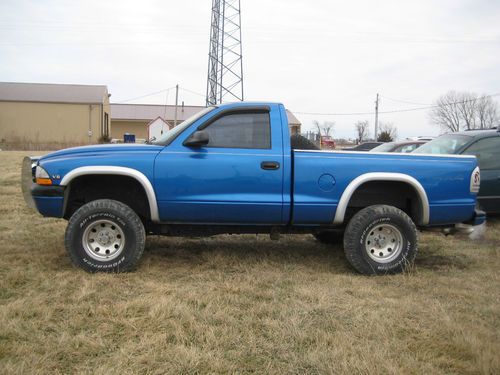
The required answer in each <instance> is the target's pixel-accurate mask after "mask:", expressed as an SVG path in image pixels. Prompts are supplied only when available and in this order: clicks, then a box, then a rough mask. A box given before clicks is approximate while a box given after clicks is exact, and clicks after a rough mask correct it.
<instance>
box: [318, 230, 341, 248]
mask: <svg viewBox="0 0 500 375" xmlns="http://www.w3.org/2000/svg"><path fill="white" fill-rule="evenodd" d="M313 236H314V238H316V239H317V240H318V241H319V242H321V243H324V244H326V245H338V244H342V243H343V241H344V231H341V230H332V231H324V232H318V233H313Z"/></svg>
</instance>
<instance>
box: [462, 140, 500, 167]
mask: <svg viewBox="0 0 500 375" xmlns="http://www.w3.org/2000/svg"><path fill="white" fill-rule="evenodd" d="M464 154H466V155H476V157H477V161H478V163H479V168H481V169H485V170H487V169H500V137H492V138H485V139H481V140H479V141H477V142H476V143H473V144H472V145H471V146H470V147H469V148H468V149H467V150H465V152H464Z"/></svg>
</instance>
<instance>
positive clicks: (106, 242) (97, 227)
mask: <svg viewBox="0 0 500 375" xmlns="http://www.w3.org/2000/svg"><path fill="white" fill-rule="evenodd" d="M82 244H83V249H84V250H85V252H86V253H87V255H88V256H90V257H91V258H93V259H95V260H99V261H107V260H112V259H115V258H116V257H117V256H119V255H120V253H121V252H122V251H123V248H124V246H125V234H124V233H123V230H122V228H121V227H120V226H119V225H118V224H116V223H115V222H113V221H110V220H97V221H95V222H93V223H92V224H90V225H89V226H88V227H87V228H86V229H85V231H84V232H83V237H82Z"/></svg>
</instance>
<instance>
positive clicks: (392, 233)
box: [365, 224, 403, 263]
mask: <svg viewBox="0 0 500 375" xmlns="http://www.w3.org/2000/svg"><path fill="white" fill-rule="evenodd" d="M402 249H403V235H402V234H401V231H400V230H399V229H398V228H396V227H395V226H394V225H391V224H379V225H376V226H375V227H373V228H372V229H371V230H370V232H369V233H368V235H367V236H366V240H365V251H366V254H368V256H369V257H370V258H371V259H372V260H374V261H375V262H377V263H389V262H392V261H393V260H394V259H395V258H397V257H398V256H399V254H400V253H401V250H402Z"/></svg>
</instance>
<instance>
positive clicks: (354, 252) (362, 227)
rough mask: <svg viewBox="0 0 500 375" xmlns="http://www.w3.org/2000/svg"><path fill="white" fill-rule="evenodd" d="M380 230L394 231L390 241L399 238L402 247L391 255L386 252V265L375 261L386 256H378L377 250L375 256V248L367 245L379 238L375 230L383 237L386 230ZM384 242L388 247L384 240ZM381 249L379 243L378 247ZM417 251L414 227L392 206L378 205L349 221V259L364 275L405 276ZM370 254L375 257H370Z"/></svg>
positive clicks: (346, 248)
mask: <svg viewBox="0 0 500 375" xmlns="http://www.w3.org/2000/svg"><path fill="white" fill-rule="evenodd" d="M380 228H387V230H388V233H391V230H393V231H394V234H393V235H392V237H391V238H392V239H394V238H395V237H399V240H398V241H396V242H398V243H400V245H401V247H398V249H399V252H398V253H396V252H395V253H394V254H392V255H391V254H389V253H387V251H385V250H384V251H385V252H386V253H387V256H388V258H386V259H385V262H384V260H383V259H382V258H381V259H380V261H376V260H374V259H373V258H374V257H377V254H380V255H381V256H382V254H384V253H383V252H380V253H377V251H378V250H375V255H373V252H372V250H373V249H370V248H369V247H372V246H373V245H372V244H368V241H370V239H373V238H374V236H375V237H376V236H377V233H378V232H377V233H374V231H372V229H375V231H378V230H380V231H381V233H384V229H380ZM388 236H389V235H388ZM392 239H391V241H392ZM383 241H384V243H385V240H383ZM378 245H379V243H377V246H378ZM385 245H386V246H389V245H387V244H385ZM381 246H383V245H381ZM417 251H418V235H417V228H416V226H415V224H414V223H413V221H412V220H411V218H410V217H409V216H408V215H407V214H406V213H404V212H403V211H401V210H400V209H398V208H396V207H393V206H386V205H375V206H369V207H366V208H364V209H362V210H360V211H359V212H357V213H356V214H355V215H354V216H353V217H352V219H351V220H350V221H349V224H348V225H347V228H346V231H345V235H344V252H345V255H346V258H347V260H348V261H349V263H350V264H351V265H352V266H353V267H354V268H355V269H356V270H357V271H358V272H360V273H362V274H364V275H381V274H392V273H399V272H403V271H404V270H405V269H407V268H408V267H409V266H410V265H412V264H413V261H414V260H415V257H416V255H417ZM369 252H371V253H372V255H369V254H368V253H369ZM395 254H397V256H396V255H395ZM391 256H394V258H393V259H392V258H391Z"/></svg>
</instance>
